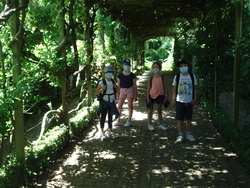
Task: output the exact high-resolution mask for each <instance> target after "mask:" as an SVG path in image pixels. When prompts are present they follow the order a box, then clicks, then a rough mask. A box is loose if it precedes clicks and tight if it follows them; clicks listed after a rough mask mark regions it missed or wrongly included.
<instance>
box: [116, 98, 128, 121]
mask: <svg viewBox="0 0 250 188" xmlns="http://www.w3.org/2000/svg"><path fill="white" fill-rule="evenodd" d="M125 99H126V98H120V99H119V102H118V111H119V113H120V116H119V117H118V118H117V121H120V118H121V114H122V106H123V104H124V101H125Z"/></svg>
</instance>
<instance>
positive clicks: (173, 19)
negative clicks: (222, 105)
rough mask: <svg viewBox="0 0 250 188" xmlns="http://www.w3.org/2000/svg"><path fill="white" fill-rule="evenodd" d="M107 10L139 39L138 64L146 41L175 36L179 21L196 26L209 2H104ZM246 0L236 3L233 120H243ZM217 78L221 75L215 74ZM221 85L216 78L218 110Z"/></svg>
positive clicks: (125, 0) (195, 0)
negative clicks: (241, 92)
mask: <svg viewBox="0 0 250 188" xmlns="http://www.w3.org/2000/svg"><path fill="white" fill-rule="evenodd" d="M102 2H103V5H104V7H105V8H106V9H107V10H108V12H109V13H110V14H111V16H112V18H113V19H114V20H119V21H120V22H121V23H122V24H123V25H124V26H125V27H127V28H128V30H129V31H130V32H131V33H132V35H133V36H134V37H135V38H136V39H137V41H138V44H137V51H138V53H137V54H138V61H143V60H142V59H143V58H142V56H143V54H140V52H139V51H141V46H142V44H143V43H144V41H145V40H147V39H149V38H152V37H157V36H173V35H175V30H176V29H178V23H179V19H183V18H185V19H186V20H187V21H189V22H191V23H192V20H193V19H194V18H198V17H199V16H201V15H205V14H206V13H207V12H208V11H209V10H206V8H205V6H204V5H205V4H206V3H208V2H209V0H104V1H102ZM242 4H243V0H237V1H235V5H236V8H235V9H236V12H235V15H236V22H235V26H236V27H235V33H236V34H235V39H236V40H235V41H236V42H235V61H234V99H233V119H234V121H235V122H238V118H239V78H240V63H239V56H240V54H239V52H238V50H237V49H238V39H239V38H240V37H241V30H242V29H241V28H242ZM215 75H217V73H215ZM217 88H218V84H217V79H216V77H215V102H214V103H215V107H218V98H219V93H218V89H217Z"/></svg>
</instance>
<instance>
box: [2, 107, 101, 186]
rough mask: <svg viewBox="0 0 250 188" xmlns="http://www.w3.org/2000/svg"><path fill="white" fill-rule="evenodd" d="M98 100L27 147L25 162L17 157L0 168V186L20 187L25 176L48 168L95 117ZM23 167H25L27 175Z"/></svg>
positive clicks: (30, 176) (30, 175)
mask: <svg viewBox="0 0 250 188" xmlns="http://www.w3.org/2000/svg"><path fill="white" fill-rule="evenodd" d="M97 106H98V102H95V103H94V104H93V105H92V106H91V107H84V108H83V109H82V110H80V111H79V112H78V113H77V115H76V116H74V117H73V118H71V119H70V120H69V127H68V126H66V125H63V124H62V125H60V126H56V127H54V128H52V129H50V130H48V132H46V133H45V135H44V136H43V138H42V139H41V141H40V142H39V143H37V144H36V145H34V146H27V147H26V148H25V164H19V163H18V162H17V160H16V158H15V157H12V159H11V160H9V163H8V164H7V165H5V166H4V167H3V168H1V169H0V188H5V187H19V186H20V185H21V184H22V183H23V182H22V181H24V178H29V179H31V178H33V177H35V176H36V175H37V174H39V173H40V172H42V170H44V169H46V168H47V167H49V166H50V165H51V163H52V162H53V161H54V160H55V159H56V158H57V157H58V155H57V154H58V153H59V152H60V151H61V150H63V149H64V148H65V147H67V144H68V142H69V141H70V139H71V138H72V137H75V136H79V135H80V134H81V133H82V131H83V130H84V128H85V127H86V126H87V125H89V123H90V122H91V121H92V120H93V119H94V117H95V112H96V109H97ZM10 158H11V157H10ZM22 168H25V172H26V175H25V174H23V170H22Z"/></svg>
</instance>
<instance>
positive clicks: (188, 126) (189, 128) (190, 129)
mask: <svg viewBox="0 0 250 188" xmlns="http://www.w3.org/2000/svg"><path fill="white" fill-rule="evenodd" d="M187 131H188V132H191V131H192V124H191V120H187Z"/></svg>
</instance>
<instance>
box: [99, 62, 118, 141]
mask: <svg viewBox="0 0 250 188" xmlns="http://www.w3.org/2000/svg"><path fill="white" fill-rule="evenodd" d="M104 73H105V78H103V79H102V80H100V81H99V83H98V85H97V88H96V95H98V96H100V97H99V100H100V106H99V109H98V113H100V115H101V118H100V127H101V134H100V136H99V137H100V139H101V140H104V139H105V138H106V135H105V131H104V124H105V120H106V116H107V114H108V136H109V137H112V138H116V137H118V135H117V134H115V133H114V132H113V130H112V116H113V115H115V116H116V117H118V116H119V112H118V109H117V107H116V104H115V98H116V92H117V91H118V90H119V87H118V86H117V84H116V82H115V81H114V80H113V79H112V78H113V76H114V69H113V68H112V67H111V66H106V67H104Z"/></svg>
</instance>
